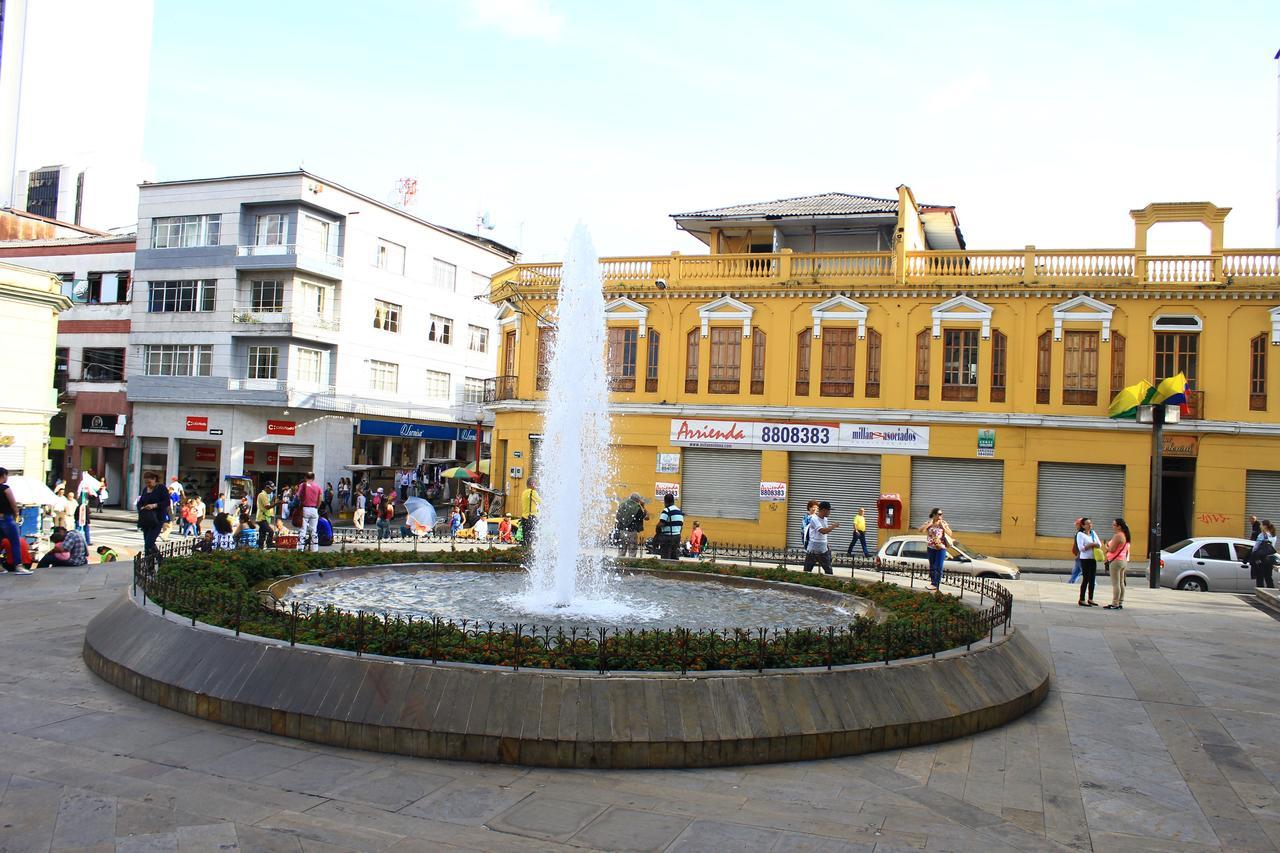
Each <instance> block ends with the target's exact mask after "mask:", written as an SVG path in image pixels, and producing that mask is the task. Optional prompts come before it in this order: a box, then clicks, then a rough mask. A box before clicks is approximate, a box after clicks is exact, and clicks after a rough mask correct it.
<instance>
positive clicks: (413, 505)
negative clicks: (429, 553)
mask: <svg viewBox="0 0 1280 853" xmlns="http://www.w3.org/2000/svg"><path fill="white" fill-rule="evenodd" d="M404 508H405V512H406V513H407V514H408V517H407V518H406V521H405V523H406V524H408V525H409V529H410V530H412V531H413V534H414V535H415V536H425V535H427V534H428V533H430V532H431V530H432V528H434V527H435V526H436V508H435V507H433V506H432V505H431V503H430V502H429V501H426V500H423V499H422V498H409V499H408V500H407V501H405V502H404Z"/></svg>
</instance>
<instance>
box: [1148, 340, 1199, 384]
mask: <svg viewBox="0 0 1280 853" xmlns="http://www.w3.org/2000/svg"><path fill="white" fill-rule="evenodd" d="M1155 349H1156V364H1155V378H1154V379H1153V381H1154V382H1155V383H1156V384H1157V385H1158V384H1160V380H1162V379H1168V378H1169V377H1170V376H1176V375H1177V374H1178V373H1182V374H1184V375H1185V376H1186V377H1187V385H1188V386H1190V387H1192V388H1194V387H1195V385H1196V379H1197V378H1198V374H1199V367H1200V335H1199V333H1198V332H1156V347H1155Z"/></svg>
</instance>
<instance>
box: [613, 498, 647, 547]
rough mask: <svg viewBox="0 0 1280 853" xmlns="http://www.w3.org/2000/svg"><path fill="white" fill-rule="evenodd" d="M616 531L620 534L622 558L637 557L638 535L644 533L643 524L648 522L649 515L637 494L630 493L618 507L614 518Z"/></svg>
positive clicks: (642, 499) (642, 500)
mask: <svg viewBox="0 0 1280 853" xmlns="http://www.w3.org/2000/svg"><path fill="white" fill-rule="evenodd" d="M614 519H615V521H616V522H617V525H618V531H619V532H620V533H621V534H622V548H621V550H622V556H623V557H635V556H638V555H639V550H638V549H639V545H640V534H641V533H643V532H644V523H645V522H646V521H648V520H649V513H648V511H647V510H645V508H644V498H642V497H641V496H640V493H639V492H632V493H631V494H630V496H628V497H627V499H626V500H625V501H623V502H622V503H621V504H620V505H619V506H618V512H617V514H616V515H615V516H614Z"/></svg>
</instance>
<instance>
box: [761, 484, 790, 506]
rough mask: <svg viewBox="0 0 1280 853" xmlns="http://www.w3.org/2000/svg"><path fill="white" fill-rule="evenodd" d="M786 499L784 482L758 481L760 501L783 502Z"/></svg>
mask: <svg viewBox="0 0 1280 853" xmlns="http://www.w3.org/2000/svg"><path fill="white" fill-rule="evenodd" d="M786 500H787V484H786V483H769V482H765V481H763V480H762V481H761V482H760V502H761V503H785V502H786Z"/></svg>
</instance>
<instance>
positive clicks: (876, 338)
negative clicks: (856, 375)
mask: <svg viewBox="0 0 1280 853" xmlns="http://www.w3.org/2000/svg"><path fill="white" fill-rule="evenodd" d="M866 395H867V396H868V397H879V396H880V333H879V332H877V331H876V330H875V329H867V385H866Z"/></svg>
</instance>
